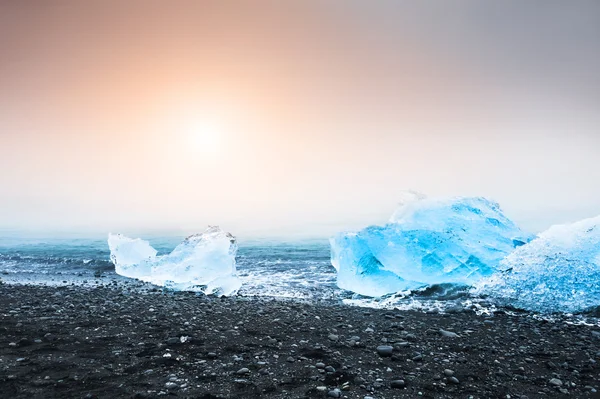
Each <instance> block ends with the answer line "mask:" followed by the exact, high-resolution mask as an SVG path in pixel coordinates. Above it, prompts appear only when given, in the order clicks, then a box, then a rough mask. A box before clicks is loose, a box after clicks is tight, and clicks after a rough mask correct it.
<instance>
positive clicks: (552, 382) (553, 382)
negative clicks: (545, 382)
mask: <svg viewBox="0 0 600 399" xmlns="http://www.w3.org/2000/svg"><path fill="white" fill-rule="evenodd" d="M562 384H563V383H562V381H561V380H559V379H558V378H553V379H551V380H550V385H552V386H555V387H561V386H562Z"/></svg>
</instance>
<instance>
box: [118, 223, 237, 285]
mask: <svg viewBox="0 0 600 399" xmlns="http://www.w3.org/2000/svg"><path fill="white" fill-rule="evenodd" d="M108 246H109V248H110V259H111V261H112V262H113V263H114V265H115V271H116V272H117V274H120V275H122V276H125V277H131V278H136V279H139V280H142V281H146V282H150V283H152V284H156V285H161V286H164V287H168V288H172V289H176V290H187V291H201V292H204V293H206V294H216V295H233V294H235V293H236V292H237V291H238V290H239V289H240V287H241V285H242V283H241V281H240V279H239V278H238V277H237V275H236V262H235V255H236V253H237V249H238V246H237V242H236V240H235V238H234V237H233V236H232V235H231V234H229V233H226V232H224V231H223V230H221V229H220V228H219V227H214V226H213V227H210V228H208V229H207V230H206V231H205V232H204V233H202V234H194V235H191V236H189V237H188V238H186V239H185V240H184V241H183V242H182V243H181V244H179V245H178V246H177V247H175V249H174V250H173V251H172V252H171V253H170V254H168V255H162V256H157V251H156V250H155V249H154V248H152V246H150V244H149V243H148V242H147V241H144V240H141V239H139V238H136V239H131V238H128V237H125V236H123V235H121V234H109V236H108Z"/></svg>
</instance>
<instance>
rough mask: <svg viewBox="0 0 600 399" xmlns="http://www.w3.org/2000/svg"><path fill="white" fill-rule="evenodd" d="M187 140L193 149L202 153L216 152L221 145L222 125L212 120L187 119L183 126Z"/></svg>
mask: <svg viewBox="0 0 600 399" xmlns="http://www.w3.org/2000/svg"><path fill="white" fill-rule="evenodd" d="M185 134H186V136H187V141H188V142H189V145H190V146H191V147H192V149H193V150H195V151H198V152H200V153H203V154H216V153H218V152H219V150H220V147H221V138H222V137H221V136H222V134H223V132H222V127H221V126H220V125H219V124H218V123H217V122H216V121H213V120H209V119H198V120H193V121H188V123H187V125H186V127H185Z"/></svg>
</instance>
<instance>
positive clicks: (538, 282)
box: [476, 216, 600, 313]
mask: <svg viewBox="0 0 600 399" xmlns="http://www.w3.org/2000/svg"><path fill="white" fill-rule="evenodd" d="M500 269H501V271H499V272H498V273H497V274H495V275H494V276H492V277H491V278H490V279H486V280H484V281H482V282H481V283H480V284H478V285H477V290H476V292H478V293H485V294H489V295H491V296H493V297H496V298H497V300H498V301H499V302H501V303H502V304H505V305H513V306H515V307H518V308H521V309H527V310H533V311H538V312H543V313H551V312H579V311H584V310H586V309H589V308H593V307H598V306H600V284H599V282H600V216H598V217H596V218H592V219H586V220H582V221H580V222H577V223H573V224H567V225H559V226H553V227H551V228H550V229H548V230H546V231H545V232H543V233H541V234H540V235H539V237H538V238H536V239H535V240H533V241H531V242H530V243H529V244H527V245H524V246H522V247H520V248H518V249H517V250H515V251H514V252H513V253H512V254H510V255H509V256H507V257H506V259H504V260H503V261H502V262H501V264H500Z"/></svg>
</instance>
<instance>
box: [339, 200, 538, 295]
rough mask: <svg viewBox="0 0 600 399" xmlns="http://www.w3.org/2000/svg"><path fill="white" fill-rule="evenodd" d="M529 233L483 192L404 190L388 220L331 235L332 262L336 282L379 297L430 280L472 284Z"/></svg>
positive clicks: (423, 284)
mask: <svg viewBox="0 0 600 399" xmlns="http://www.w3.org/2000/svg"><path fill="white" fill-rule="evenodd" d="M532 238H533V237H532V236H531V235H529V234H526V233H524V232H523V231H521V230H520V229H519V228H518V227H517V226H516V225H515V224H514V223H513V222H512V221H511V220H510V219H508V218H507V217H506V216H505V215H504V213H503V212H502V210H501V209H500V206H499V205H498V204H497V203H495V202H493V201H490V200H488V199H486V198H481V197H474V198H465V197H457V198H448V199H428V198H425V197H424V196H422V195H419V194H415V193H407V194H406V195H405V198H404V199H403V203H402V204H401V205H400V207H399V208H398V209H397V210H396V212H395V213H394V215H393V216H392V218H391V220H390V222H389V223H388V224H386V225H385V226H370V227H367V228H365V229H363V230H361V231H359V232H344V233H339V234H337V235H336V236H334V237H332V238H331V239H330V244H331V263H332V265H333V266H334V267H335V268H336V269H337V284H338V286H339V287H340V288H342V289H346V290H349V291H353V292H355V293H358V294H361V295H365V296H374V297H378V296H382V295H385V294H389V293H395V292H399V291H405V290H412V289H416V288H420V287H424V286H427V285H432V284H442V283H456V284H468V285H471V284H473V283H474V282H476V281H479V280H481V279H482V278H484V277H488V276H491V275H492V274H493V273H494V272H495V271H496V269H497V268H498V265H499V264H500V261H501V260H502V259H503V258H504V257H505V256H506V255H508V254H509V253H511V252H512V251H514V249H515V247H518V246H520V245H523V244H525V243H527V242H529V241H530V240H531V239H532Z"/></svg>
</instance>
